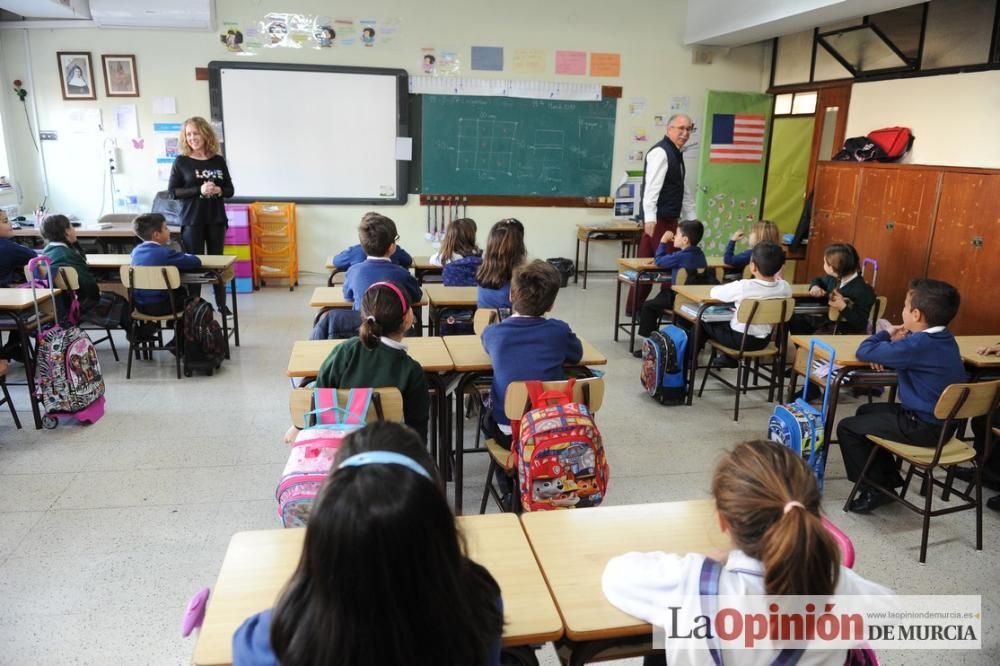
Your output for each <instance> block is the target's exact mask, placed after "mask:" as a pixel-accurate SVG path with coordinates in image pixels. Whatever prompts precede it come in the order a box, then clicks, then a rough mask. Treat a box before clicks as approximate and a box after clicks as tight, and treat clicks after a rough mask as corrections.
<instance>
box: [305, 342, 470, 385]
mask: <svg viewBox="0 0 1000 666" xmlns="http://www.w3.org/2000/svg"><path fill="white" fill-rule="evenodd" d="M467 337H473V336H467ZM477 340H478V338H477ZM342 342H344V340H297V341H296V342H295V343H294V344H293V345H292V354H291V356H290V357H289V359H288V370H287V373H288V376H289V377H315V376H316V375H317V374H319V367H320V366H321V365H323V361H325V360H326V357H327V356H329V355H330V352H331V351H333V348H334V347H336V346H337V345H339V344H340V343H342ZM403 344H405V345H406V347H407V353H408V354H409V355H410V358H412V359H413V360H414V361H416V362H417V363H419V364H420V367H421V368H423V369H424V372H449V371H451V370H452V369H454V364H453V363H452V361H451V356H450V355H449V354H448V349H447V348H446V347H445V344H444V338H431V337H427V338H406V339H405V340H404V341H403Z"/></svg>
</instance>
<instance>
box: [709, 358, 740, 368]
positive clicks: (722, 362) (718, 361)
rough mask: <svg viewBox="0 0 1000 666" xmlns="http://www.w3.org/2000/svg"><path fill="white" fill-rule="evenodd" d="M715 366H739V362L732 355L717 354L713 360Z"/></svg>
mask: <svg viewBox="0 0 1000 666" xmlns="http://www.w3.org/2000/svg"><path fill="white" fill-rule="evenodd" d="M712 367H713V368H738V367H740V364H739V362H738V361H737V360H736V359H735V358H733V357H731V356H716V357H715V360H714V361H712Z"/></svg>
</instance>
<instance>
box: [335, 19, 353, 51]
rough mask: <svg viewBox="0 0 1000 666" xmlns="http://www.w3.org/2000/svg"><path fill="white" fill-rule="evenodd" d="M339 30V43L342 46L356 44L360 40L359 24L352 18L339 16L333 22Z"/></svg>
mask: <svg viewBox="0 0 1000 666" xmlns="http://www.w3.org/2000/svg"><path fill="white" fill-rule="evenodd" d="M333 27H334V29H335V30H336V31H337V43H338V44H340V45H341V46H354V45H355V44H357V42H358V26H357V24H356V23H355V22H354V19H352V18H344V17H341V18H338V19H335V20H334V22H333Z"/></svg>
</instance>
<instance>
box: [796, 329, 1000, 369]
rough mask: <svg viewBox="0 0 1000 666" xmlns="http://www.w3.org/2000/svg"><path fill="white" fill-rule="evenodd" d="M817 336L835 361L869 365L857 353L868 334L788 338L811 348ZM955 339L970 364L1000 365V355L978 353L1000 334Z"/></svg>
mask: <svg viewBox="0 0 1000 666" xmlns="http://www.w3.org/2000/svg"><path fill="white" fill-rule="evenodd" d="M813 338H817V339H819V340H822V341H823V342H825V343H827V344H828V345H830V346H831V347H833V348H834V350H835V351H836V359H835V361H834V362H835V363H837V364H838V365H844V366H867V365H868V363H867V362H866V361H859V360H858V358H857V356H855V353H856V352H857V351H858V345H860V344H861V341H862V340H865V339H866V338H868V336H867V335H816V336H812V335H793V336H790V337H789V338H788V339H789V341H790V342H791V343H792V344H793V345H795V346H796V347H802V348H803V349H808V348H809V341H810V340H811V339H813ZM955 341H956V342H957V343H958V350H959V353H960V354H961V355H962V360H963V361H964V362H965V363H966V364H968V365H974V366H976V367H980V368H995V367H1000V356H981V355H979V354H977V353H976V350H977V349H978V348H980V347H987V346H990V345H995V344H997V343H998V342H1000V335H956V336H955ZM816 353H817V355H818V356H819V357H820V358H824V359H825V358H826V356H825V355H824V354H823V350H821V349H818V350H816Z"/></svg>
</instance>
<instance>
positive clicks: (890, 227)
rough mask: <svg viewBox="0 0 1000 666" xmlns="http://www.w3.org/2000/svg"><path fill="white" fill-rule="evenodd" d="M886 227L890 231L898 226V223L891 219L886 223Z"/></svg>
mask: <svg viewBox="0 0 1000 666" xmlns="http://www.w3.org/2000/svg"><path fill="white" fill-rule="evenodd" d="M885 228H886V229H888V230H889V231H892V230H893V229H895V228H896V223H895V222H894V221H892V220H889V221H888V222H886V223H885Z"/></svg>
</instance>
